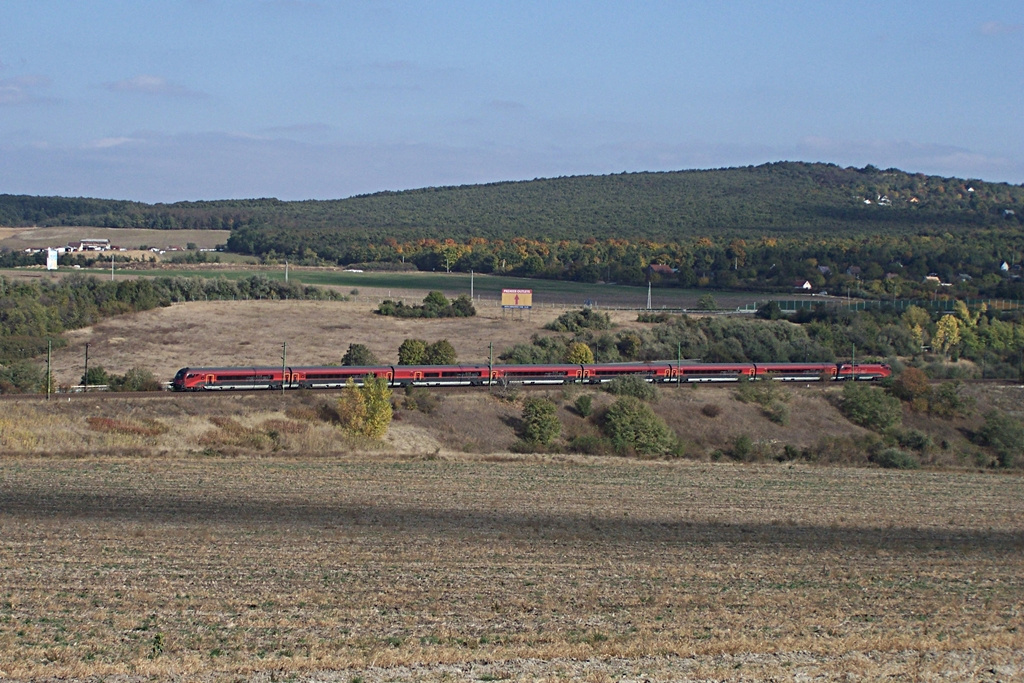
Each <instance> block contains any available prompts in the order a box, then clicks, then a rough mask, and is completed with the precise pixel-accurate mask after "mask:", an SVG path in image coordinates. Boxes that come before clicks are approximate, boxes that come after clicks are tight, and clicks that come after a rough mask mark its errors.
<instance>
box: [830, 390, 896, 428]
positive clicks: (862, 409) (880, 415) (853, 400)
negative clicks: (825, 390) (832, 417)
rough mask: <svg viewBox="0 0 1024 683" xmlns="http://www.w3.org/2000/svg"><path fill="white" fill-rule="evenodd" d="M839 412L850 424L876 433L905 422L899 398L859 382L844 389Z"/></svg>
mask: <svg viewBox="0 0 1024 683" xmlns="http://www.w3.org/2000/svg"><path fill="white" fill-rule="evenodd" d="M839 410H840V412H842V413H843V415H845V416H846V418H847V419H848V420H850V422H853V423H854V424H858V425H860V426H861V427H867V428H868V429H873V430H875V431H882V430H885V429H888V428H889V427H892V426H894V425H897V424H899V423H900V422H901V421H902V420H903V408H902V406H901V405H900V400H899V399H898V398H896V397H895V396H889V395H888V394H886V393H885V392H884V391H882V390H881V389H875V388H873V387H871V386H869V385H867V384H864V383H858V382H850V383H849V384H847V385H846V386H844V387H843V396H842V398H841V399H840V402H839Z"/></svg>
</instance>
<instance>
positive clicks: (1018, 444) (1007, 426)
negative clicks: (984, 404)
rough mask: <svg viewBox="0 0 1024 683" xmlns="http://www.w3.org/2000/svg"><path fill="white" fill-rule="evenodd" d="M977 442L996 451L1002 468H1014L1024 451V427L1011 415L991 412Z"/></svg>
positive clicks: (978, 435) (977, 435)
mask: <svg viewBox="0 0 1024 683" xmlns="http://www.w3.org/2000/svg"><path fill="white" fill-rule="evenodd" d="M975 440H976V441H977V442H978V443H980V444H981V445H982V446H988V447H989V448H991V449H992V450H994V451H995V453H996V460H997V462H998V463H999V466H1000V467H1013V466H1014V465H1016V464H1017V462H1018V460H1019V456H1020V455H1021V450H1022V449H1024V427H1022V426H1021V424H1020V422H1018V421H1016V420H1014V419H1013V418H1012V417H1010V416H1009V415H1007V414H1005V413H1001V412H999V411H998V410H990V411H989V412H987V413H985V424H984V425H983V426H982V427H981V429H979V430H978V432H977V434H976V435H975Z"/></svg>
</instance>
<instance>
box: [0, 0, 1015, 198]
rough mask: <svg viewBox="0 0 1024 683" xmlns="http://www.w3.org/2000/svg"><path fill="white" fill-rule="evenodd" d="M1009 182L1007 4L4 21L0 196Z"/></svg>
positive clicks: (236, 0)
mask: <svg viewBox="0 0 1024 683" xmlns="http://www.w3.org/2000/svg"><path fill="white" fill-rule="evenodd" d="M780 160H792V161H823V162H831V163H836V164H839V165H841V166H858V167H860V166H864V165H866V164H873V165H875V166H878V167H879V168H889V167H896V168H899V169H902V170H905V171H909V172H920V173H927V174H935V175H942V176H957V177H964V178H970V179H982V180H988V181H1003V182H1011V183H1015V184H1020V183H1024V2H1020V0H990V1H988V2H984V3H970V2H947V1H945V0H920V1H917V0H906V1H902V2H901V1H899V0H896V1H894V0H886V1H885V2H872V1H870V0H868V1H859V2H845V1H842V0H835V1H831V0H830V1H826V2H822V1H821V0H811V1H802V0H787V1H786V2H771V1H768V2H766V1H765V0H757V1H750V2H746V1H730V0H717V1H710V0H709V1H707V2H702V1H700V0H674V1H661V0H639V1H637V2H621V1H618V2H603V1H597V0H595V1H586V0H578V1H566V0H546V1H540V2H534V1H532V0H522V1H509V0H505V1H491V0H465V1H460V0H432V1H422V2H420V1H408V2H397V1H388V0H380V1H377V2H371V1H369V0H362V1H360V0H352V1H348V0H337V1H332V0H160V1H159V2H156V1H153V2H150V1H143V2H140V1H139V0H125V1H121V0H74V1H72V0H3V2H2V3H0V194H29V195H60V196H88V197H101V198H111V199H130V200H138V201H145V202H174V201H185V200H201V199H236V198H253V197H277V198H279V199H286V200H301V199H336V198H344V197H349V196H352V195H355V194H365V193H372V192H378V191H383V190H403V189H410V188H418V187H429V186H444V185H463V184H475V183H486V182H497V181H505V180H525V179H533V178H546V177H557V176H568V175H587V174H608V173H621V172H624V171H627V172H635V171H670V170H680V169H692V168H721V167H730V166H745V165H748V164H761V163H765V162H770V161H780Z"/></svg>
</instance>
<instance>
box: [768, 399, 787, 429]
mask: <svg viewBox="0 0 1024 683" xmlns="http://www.w3.org/2000/svg"><path fill="white" fill-rule="evenodd" d="M761 412H762V413H764V416H765V417H767V418H768V419H769V420H771V421H772V422H774V423H775V424H777V425H782V426H783V427H785V426H786V425H788V424H789V406H787V405H786V404H785V403H779V402H775V403H771V404H769V405H767V406H765V407H764V408H763V409H762V411H761Z"/></svg>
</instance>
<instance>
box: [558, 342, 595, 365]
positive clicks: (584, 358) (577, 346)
mask: <svg viewBox="0 0 1024 683" xmlns="http://www.w3.org/2000/svg"><path fill="white" fill-rule="evenodd" d="M564 360H565V362H566V363H573V364H577V365H586V364H589V363H593V362H594V352H593V351H591V350H590V347H589V346H587V345H586V344H584V343H583V342H573V343H572V344H569V346H568V348H566V350H565V358H564Z"/></svg>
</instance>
